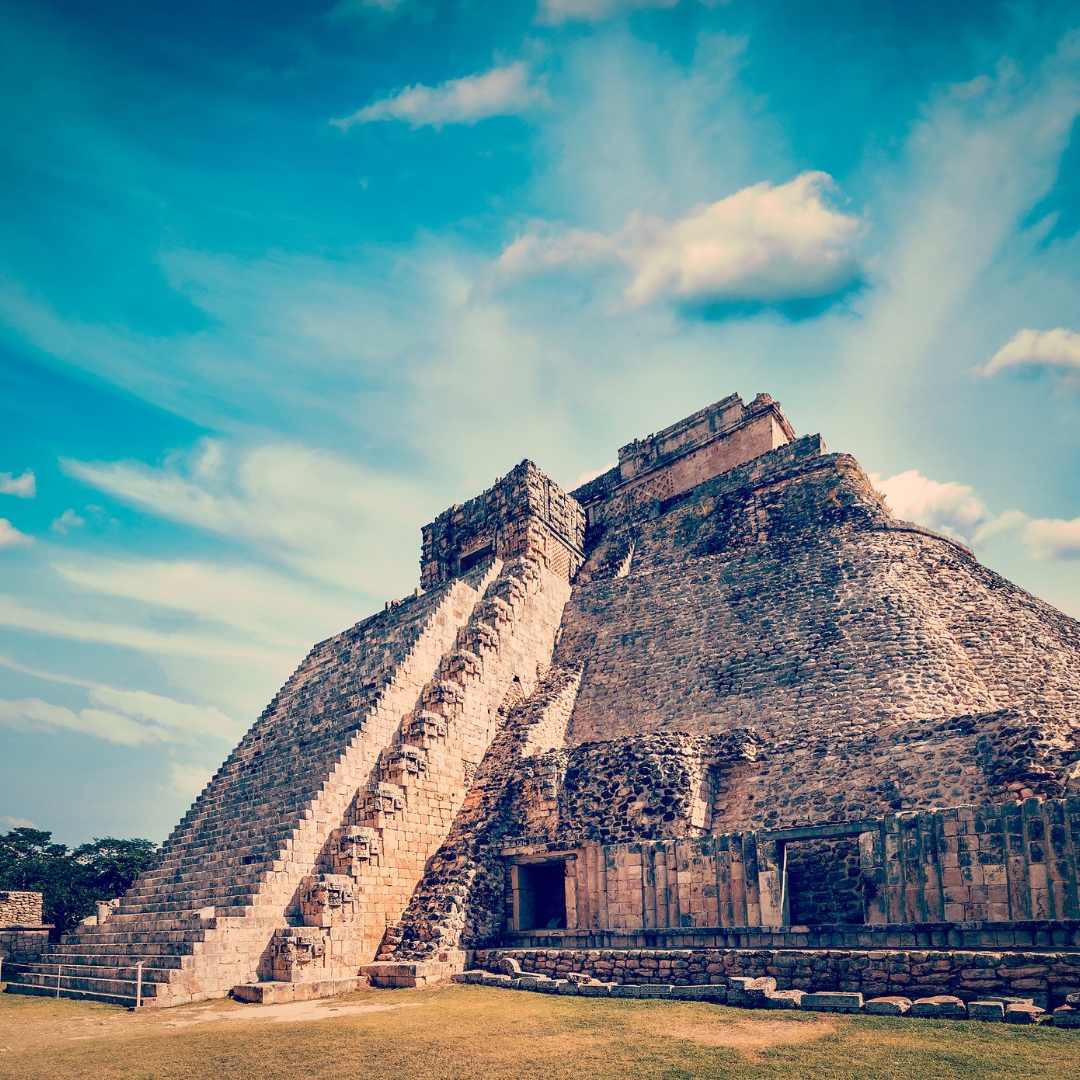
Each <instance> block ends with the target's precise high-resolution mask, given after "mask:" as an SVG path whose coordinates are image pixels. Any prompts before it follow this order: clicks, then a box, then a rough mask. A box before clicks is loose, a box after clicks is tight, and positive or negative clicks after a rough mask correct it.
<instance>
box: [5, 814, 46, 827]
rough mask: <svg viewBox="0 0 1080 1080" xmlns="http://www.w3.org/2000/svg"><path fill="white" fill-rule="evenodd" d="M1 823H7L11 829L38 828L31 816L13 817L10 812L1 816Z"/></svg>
mask: <svg viewBox="0 0 1080 1080" xmlns="http://www.w3.org/2000/svg"><path fill="white" fill-rule="evenodd" d="M0 824H3V825H6V826H7V827H8V828H9V829H36V828H37V826H36V825H35V824H34V823H33V822H32V821H31V820H30V819H29V818H24V817H11V816H10V815H8V814H4V815H3V816H2V817H0Z"/></svg>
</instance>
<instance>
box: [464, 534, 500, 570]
mask: <svg viewBox="0 0 1080 1080" xmlns="http://www.w3.org/2000/svg"><path fill="white" fill-rule="evenodd" d="M494 554H495V541H494V540H492V541H491V543H490V544H485V545H484V546H483V547H482V548H480V549H479V550H477V551H471V552H469V554H468V555H463V556H462V557H461V558H460V559H459V560H458V571H459V572H460V573H462V574H464V573H465V571H466V570H471V569H472V568H473V567H474V566H476V564H477V563H479V562H481V561H483V560H484V559H487V558H490V557H491V556H492V555H494Z"/></svg>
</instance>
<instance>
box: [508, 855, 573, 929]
mask: <svg viewBox="0 0 1080 1080" xmlns="http://www.w3.org/2000/svg"><path fill="white" fill-rule="evenodd" d="M514 871H515V878H516V881H515V883H514V909H515V916H516V918H515V921H516V922H517V926H516V927H515V929H517V930H563V929H565V928H566V861H565V860H564V859H560V860H558V861H557V862H541V863H523V864H521V865H518V866H515V867H514Z"/></svg>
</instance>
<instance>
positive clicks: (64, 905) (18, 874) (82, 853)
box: [0, 828, 157, 933]
mask: <svg viewBox="0 0 1080 1080" xmlns="http://www.w3.org/2000/svg"><path fill="white" fill-rule="evenodd" d="M156 851H157V847H156V845H155V844H154V843H152V842H151V841H150V840H138V839H136V840H117V839H115V838H114V837H111V836H107V837H104V838H101V839H98V838H95V839H94V841H93V843H90V844H81V845H80V846H79V847H77V848H75V849H74V850H70V849H69V848H68V847H67V846H66V845H64V844H54V843H52V833H50V832H45V831H44V830H42V829H28V828H19V829H12V830H11V832H9V833H7V834H6V835H4V836H0V888H3V889H25V890H28V891H30V892H40V893H42V894H43V898H44V917H45V921H46V922H51V923H53V925H55V926H56V928H57V930H58V931H59V932H61V933H63V932H66V931H68V930H70V929H71V928H72V927H73V926H74V925H75V924H76V923H77V922H78V921H79V920H80V919H84V918H86V916H87V915H92V914H94V911H95V904H96V902H97V901H98V900H111V899H112V898H113V897H115V896H122V895H123V894H124V893H125V892H126V891H127V890H128V889H129V888H130V887H131V883H132V882H133V881H134V880H135V878H136V877H138V875H139V874H141V873H142V872H143V871H144V870H146V869H148V868H149V866H150V865H151V863H152V862H153V858H154V855H155V853H156Z"/></svg>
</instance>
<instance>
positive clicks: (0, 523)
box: [0, 518, 34, 548]
mask: <svg viewBox="0 0 1080 1080" xmlns="http://www.w3.org/2000/svg"><path fill="white" fill-rule="evenodd" d="M33 542H34V538H33V537H32V536H27V535H26V533H22V532H19V530H18V529H16V528H15V526H14V525H12V524H11V522H10V521H8V519H7V518H0V548H6V547H19V546H20V545H24V544H32V543H33Z"/></svg>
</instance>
